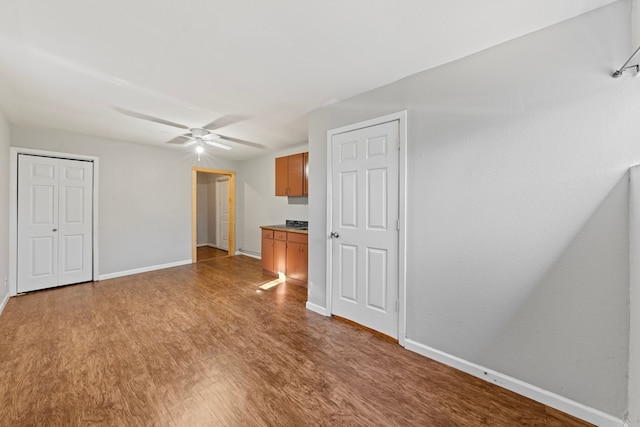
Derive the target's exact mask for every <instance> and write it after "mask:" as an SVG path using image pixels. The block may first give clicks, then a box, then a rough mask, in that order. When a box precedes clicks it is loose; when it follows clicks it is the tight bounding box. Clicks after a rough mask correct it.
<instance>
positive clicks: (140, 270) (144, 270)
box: [99, 258, 192, 280]
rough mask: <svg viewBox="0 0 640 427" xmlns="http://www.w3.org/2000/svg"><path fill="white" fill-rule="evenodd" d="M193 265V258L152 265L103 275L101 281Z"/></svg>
mask: <svg viewBox="0 0 640 427" xmlns="http://www.w3.org/2000/svg"><path fill="white" fill-rule="evenodd" d="M187 264H192V262H191V258H189V259H187V260H183V261H176V262H170V263H167V264H159V265H151V266H149V267H142V268H134V269H133V270H125V271H117V272H115V273H108V274H103V275H102V276H100V279H99V280H108V279H115V278H116V277H123V276H131V275H132V274H139V273H148V272H149V271H155V270H162V269H165V268H171V267H180V266H181V265H187Z"/></svg>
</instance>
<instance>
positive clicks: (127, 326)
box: [0, 256, 588, 427]
mask: <svg viewBox="0 0 640 427" xmlns="http://www.w3.org/2000/svg"><path fill="white" fill-rule="evenodd" d="M271 279H272V277H270V276H268V275H265V274H263V273H262V267H261V265H260V261H259V260H255V259H253V258H248V257H243V256H236V257H223V258H214V259H211V260H208V261H202V262H199V263H197V264H191V265H186V266H181V267H176V268H171V269H166V270H159V271H153V272H149V273H144V274H139V275H134V276H128V277H121V278H116V279H111V280H106V281H103V282H97V283H88V284H82V285H76V286H67V287H62V288H57V289H51V290H46V291H40V292H34V293H31V294H28V295H24V296H20V297H15V298H12V299H11V300H10V301H9V303H8V304H7V306H6V308H5V311H4V313H3V314H2V316H1V317H0V324H1V325H2V327H1V328H0V378H1V381H0V413H1V414H2V416H1V417H0V425H11V426H21V425H46V426H49V425H51V426H56V425H60V426H62V425H64V426H84V425H90V424H97V425H114V426H116V425H118V426H120V425H134V426H148V425H149V426H151V425H153V426H155V425H162V426H209V425H221V426H275V425H277V426H301V425H305V426H306V425H318V426H322V425H332V426H333V425H366V426H391V425H420V426H436V427H440V426H498V427H500V426H505V427H506V426H508V427H512V426H552V427H553V426H558V427H559V426H575V427H577V426H586V425H588V424H586V423H584V422H581V421H579V420H576V419H574V418H572V417H570V416H568V415H566V414H562V413H560V412H558V411H555V410H553V409H550V408H547V407H545V406H544V405H541V404H539V403H536V402H533V401H531V400H529V399H526V398H524V397H522V396H518V395H516V394H514V393H512V392H509V391H508V390H505V389H501V388H499V387H497V386H495V385H493V384H490V383H488V382H485V381H482V380H480V379H478V378H475V377H472V376H470V375H467V374H465V373H462V372H460V371H456V370H454V369H452V368H449V367H447V366H445V365H442V364H440V363H438V362H435V361H433V360H430V359H427V358H424V357H422V356H419V355H417V354H415V353H412V352H409V351H406V350H404V349H402V348H401V347H399V346H398V345H397V344H396V343H393V342H391V341H389V340H388V339H387V338H386V337H383V336H380V335H378V334H375V333H372V332H371V331H368V330H365V329H362V328H360V327H358V326H357V325H353V324H350V323H348V322H342V321H339V320H336V319H331V318H326V317H323V316H320V315H318V314H316V313H312V312H309V311H307V310H306V309H305V302H306V292H307V290H306V288H305V287H303V286H299V285H297V284H292V283H286V282H285V283H282V284H279V285H278V286H276V287H274V288H271V289H269V290H260V289H258V287H259V285H261V284H262V283H265V282H267V281H269V280H271Z"/></svg>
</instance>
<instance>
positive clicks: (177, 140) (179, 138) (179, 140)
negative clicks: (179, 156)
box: [167, 136, 185, 144]
mask: <svg viewBox="0 0 640 427" xmlns="http://www.w3.org/2000/svg"><path fill="white" fill-rule="evenodd" d="M184 142H185V141H184V138H183V137H182V136H176V137H175V138H173V139H172V140H171V141H167V144H184Z"/></svg>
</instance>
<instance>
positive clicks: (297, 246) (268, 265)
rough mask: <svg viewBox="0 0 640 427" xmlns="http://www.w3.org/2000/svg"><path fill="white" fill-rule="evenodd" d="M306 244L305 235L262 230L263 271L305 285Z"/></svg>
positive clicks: (306, 271) (306, 237)
mask: <svg viewBox="0 0 640 427" xmlns="http://www.w3.org/2000/svg"><path fill="white" fill-rule="evenodd" d="M307 243H308V236H307V235H306V234H302V233H295V232H287V231H280V230H269V229H263V230H262V268H263V270H265V271H269V272H271V273H275V274H277V273H284V274H285V275H286V276H287V278H288V279H293V280H298V281H301V282H305V283H306V282H307V278H308V266H309V257H308V254H307Z"/></svg>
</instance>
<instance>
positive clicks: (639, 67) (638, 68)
mask: <svg viewBox="0 0 640 427" xmlns="http://www.w3.org/2000/svg"><path fill="white" fill-rule="evenodd" d="M639 51H640V47H638V48H637V49H636V51H635V52H633V54H632V55H631V56H630V57H629V59H627V62H625V63H624V64H622V67H620V68H619V69H618V70H616V71H615V72H614V73H613V74H612V75H611V76H612V77H613V78H615V79H617V78H618V77H620V76H621V75H622V73H624V72H625V71H626V70H628V69H629V68H635V69H636V73H638V72H640V65H637V64H636V65H629V66H627V64H628V63H629V62H631V60H632V59H633V57H634V56H636V54H637V53H638V52H639Z"/></svg>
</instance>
